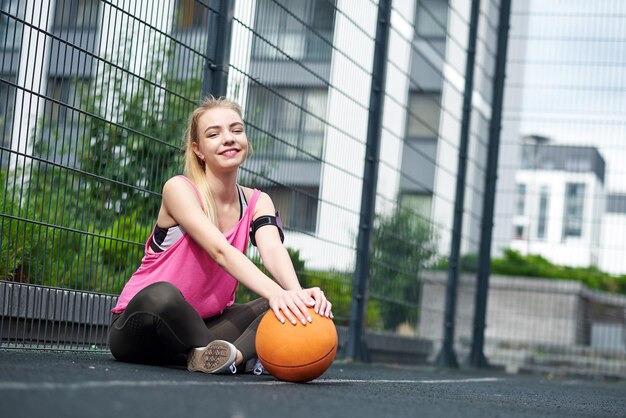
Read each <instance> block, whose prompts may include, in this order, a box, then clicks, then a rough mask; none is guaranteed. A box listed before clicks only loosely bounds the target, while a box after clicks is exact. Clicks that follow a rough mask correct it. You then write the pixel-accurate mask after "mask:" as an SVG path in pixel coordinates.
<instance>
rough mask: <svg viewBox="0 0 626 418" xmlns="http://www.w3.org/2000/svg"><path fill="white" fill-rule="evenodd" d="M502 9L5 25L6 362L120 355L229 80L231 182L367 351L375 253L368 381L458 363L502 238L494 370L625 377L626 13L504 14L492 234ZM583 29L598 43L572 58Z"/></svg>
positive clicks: (1, 33)
mask: <svg viewBox="0 0 626 418" xmlns="http://www.w3.org/2000/svg"><path fill="white" fill-rule="evenodd" d="M502 3H504V2H501V1H495V0H494V1H482V2H478V1H473V2H463V1H454V0H452V1H444V0H416V1H414V2H408V1H407V2H403V1H392V2H386V1H381V2H377V1H374V0H372V1H370V0H367V1H359V2H351V1H340V0H337V1H335V0H315V1H308V2H303V1H297V0H256V1H236V2H230V1H217V0H211V1H209V0H176V1H174V0H171V1H169V0H158V1H154V2H142V1H139V0H132V1H131V0H127V1H116V0H100V1H98V0H56V1H44V0H41V1H37V2H20V1H16V0H3V1H0V5H1V9H0V54H1V55H0V56H1V57H2V58H1V59H2V62H1V64H0V71H1V73H0V89H1V94H0V132H1V144H0V145H1V149H0V170H1V171H0V180H1V182H2V187H3V188H2V198H1V200H0V239H2V243H1V253H0V287H1V289H0V306H1V307H2V314H1V318H2V323H1V325H0V327H1V334H2V346H3V347H17V346H29V347H55V348H64V349H88V348H96V349H106V332H107V326H108V320H109V311H110V309H111V307H112V306H113V304H114V303H115V299H116V295H117V294H118V293H119V292H120V291H121V289H122V287H123V286H124V284H125V282H126V281H127V280H128V278H129V277H130V275H131V274H132V273H133V272H134V271H135V270H136V268H137V267H138V265H139V263H140V260H141V257H142V255H143V248H144V243H145V241H146V239H147V237H148V236H149V234H150V232H151V229H152V227H153V226H154V222H155V220H156V216H157V211H158V209H159V204H160V191H161V187H162V185H163V183H164V182H165V180H166V179H167V178H169V177H171V176H172V175H174V174H177V173H180V172H181V171H182V167H181V165H180V162H181V156H182V154H181V146H182V145H183V143H182V137H183V134H184V132H183V131H184V129H185V126H186V121H187V117H188V115H189V113H190V112H191V110H192V109H193V108H194V106H195V104H196V103H197V102H198V100H199V99H201V97H202V96H203V95H204V94H206V93H216V91H215V90H213V91H212V90H211V89H212V88H214V86H215V85H217V84H215V78H216V77H219V76H224V77H226V79H225V80H226V86H225V87H226V90H225V92H226V94H227V96H229V97H230V98H233V99H235V100H237V101H238V102H240V103H241V105H242V107H243V109H244V120H245V123H246V132H247V136H248V138H250V142H251V145H252V148H253V153H252V155H251V156H250V158H249V159H248V161H246V163H245V164H244V166H243V167H242V170H241V171H240V179H239V182H240V183H241V184H244V185H246V186H250V187H257V188H259V189H261V190H263V191H265V192H267V193H268V194H270V196H272V198H273V201H274V203H275V205H276V207H277V209H278V210H279V211H280V213H281V218H282V220H283V224H284V226H285V229H286V241H285V244H286V245H287V247H288V248H289V250H290V254H291V255H292V259H293V261H294V265H295V267H296V270H297V272H298V276H299V278H300V281H301V283H302V284H303V286H307V287H308V286H320V287H322V288H323V289H324V291H325V293H326V294H327V295H328V297H329V299H330V300H331V301H332V302H333V304H334V314H335V319H336V323H337V325H339V326H340V327H341V329H345V328H344V327H346V328H347V327H354V310H352V311H351V308H353V306H354V305H353V304H354V303H355V293H354V289H353V283H356V282H357V281H358V280H364V279H365V278H364V277H355V271H360V270H359V268H360V266H359V264H358V263H360V262H363V259H362V258H361V257H359V254H360V253H359V250H362V249H360V248H359V245H360V244H359V243H360V242H362V241H361V240H360V239H359V237H361V236H363V234H371V235H368V236H369V238H371V246H370V247H369V248H367V249H366V250H367V251H366V252H367V257H366V258H365V261H366V262H367V266H366V269H365V270H366V271H367V276H368V277H367V279H368V281H367V284H368V286H367V290H366V294H365V295H357V296H358V298H360V297H361V296H363V297H364V298H365V300H366V301H367V303H366V308H365V311H364V314H363V318H362V320H363V324H364V328H365V330H366V331H367V332H366V342H367V345H368V348H369V351H370V353H371V355H372V357H373V358H374V359H381V360H382V359H387V358H391V359H394V358H395V359H398V358H407V359H409V360H410V361H414V362H415V361H418V362H420V361H421V362H438V360H437V356H438V354H439V355H441V353H442V351H445V350H446V349H453V350H454V351H455V352H456V355H457V356H458V357H459V361H462V360H463V359H464V358H465V357H466V356H467V355H468V353H469V352H470V349H471V344H472V340H473V339H475V334H474V335H473V333H472V332H473V329H474V328H475V327H476V318H475V313H476V311H475V307H476V301H477V300H478V299H476V294H477V288H478V289H479V288H480V286H479V282H480V279H477V273H476V272H477V271H478V270H480V268H479V267H481V266H480V265H478V260H479V259H480V254H479V253H480V251H481V250H480V248H481V244H484V243H483V242H481V240H483V239H484V237H483V236H482V235H481V232H482V230H483V229H484V228H485V227H486V225H488V224H490V223H491V222H493V224H494V232H493V243H492V248H493V250H492V256H493V259H492V263H491V265H490V266H487V267H488V268H489V267H490V268H491V270H492V272H493V276H492V278H491V281H490V283H489V285H490V286H489V293H488V296H489V298H488V305H487V306H486V308H487V309H486V328H484V329H483V331H484V333H485V346H484V350H485V354H486V356H487V358H488V359H489V362H490V363H493V364H499V365H505V366H506V367H508V368H509V369H511V370H519V369H520V368H524V367H537V368H541V367H548V366H550V367H561V366H563V365H568V366H570V367H573V368H576V367H578V365H580V364H582V363H583V362H586V364H587V365H586V366H584V367H582V368H581V367H578V368H577V370H581V369H584V370H586V371H596V372H598V371H602V372H603V373H604V372H606V373H613V374H620V373H622V374H623V373H624V369H623V367H624V366H623V363H624V351H625V344H626V343H625V341H624V338H625V337H624V329H625V328H624V302H623V300H622V299H623V296H621V295H620V292H621V294H623V293H624V284H623V283H624V281H623V278H622V279H620V278H619V277H621V276H619V274H622V270H623V268H622V266H621V265H620V264H619V263H620V262H621V258H622V257H620V256H619V252H620V250H621V244H620V242H621V241H620V240H619V239H618V237H619V230H620V228H621V225H622V223H621V218H620V216H621V215H620V214H621V213H622V212H623V210H622V209H624V207H626V205H624V204H623V202H622V200H624V199H622V197H623V196H622V194H623V193H622V191H621V189H620V187H621V186H620V184H622V182H621V178H620V174H619V169H617V168H615V167H617V166H618V164H619V161H621V160H620V156H619V155H620V146H619V140H618V138H619V134H620V132H621V131H620V129H622V127H623V123H621V122H620V120H619V116H618V115H619V106H620V104H621V96H620V95H619V91H620V90H619V89H620V88H621V87H620V86H621V84H620V82H621V81H623V80H622V79H621V78H620V77H619V75H618V72H619V71H618V70H619V69H620V68H621V67H620V66H623V62H621V61H620V60H621V58H622V55H623V54H622V55H620V53H619V47H620V45H621V43H620V42H621V41H623V39H622V38H623V36H621V35H620V33H621V32H620V29H619V28H620V27H621V26H620V25H619V24H618V23H616V22H620V18H621V19H622V20H623V15H624V11H623V10H620V9H619V7H618V6H616V5H615V4H613V3H612V2H609V1H606V2H601V3H602V4H595V3H594V5H591V4H589V5H586V4H587V3H584V2H573V3H572V5H570V6H568V7H569V8H571V10H570V9H567V10H570V11H569V12H564V11H562V10H561V9H560V6H547V5H537V4H535V3H536V2H527V1H524V0H516V1H513V12H512V14H511V16H510V17H511V34H510V46H509V57H508V65H507V71H506V72H507V84H506V90H505V91H506V95H505V99H506V100H505V103H504V107H503V110H504V117H503V120H502V134H501V147H500V150H501V151H500V161H499V171H498V183H497V184H498V188H497V199H496V207H495V215H494V216H493V219H483V218H484V216H485V206H486V205H489V203H488V200H485V195H488V194H489V188H488V184H489V181H490V180H494V181H495V179H490V178H489V168H488V164H489V150H490V147H493V141H494V134H493V132H496V133H498V132H499V130H500V126H499V120H497V118H496V119H495V120H494V117H493V115H494V112H496V110H502V108H500V107H498V106H499V104H498V102H497V100H494V97H496V96H497V93H498V85H497V83H496V81H497V80H496V77H497V74H496V67H497V66H496V64H497V62H498V59H499V58H500V59H503V58H502V57H499V56H498V53H499V52H498V51H499V49H498V41H499V36H502V27H501V22H500V15H499V12H500V7H501V4H502ZM583 3H584V4H583ZM559 4H560V3H559ZM385 5H387V6H385ZM225 6H226V8H225ZM229 7H230V9H229ZM381 7H390V10H388V11H389V20H388V22H386V24H387V29H388V36H387V38H386V39H388V41H386V42H387V45H386V47H387V48H386V51H387V52H386V55H385V56H383V57H382V59H383V60H384V68H385V71H384V72H380V71H379V70H377V69H376V68H377V67H376V65H375V63H376V59H377V56H376V51H377V50H379V49H377V48H378V47H380V43H381V42H382V38H381V37H380V34H379V32H378V30H377V28H379V27H380V22H379V21H378V20H377V19H378V12H379V8H381ZM586 7H589V9H587V8H586ZM603 8H604V9H603ZM563 10H565V9H563ZM594 11H595V12H594ZM583 16H584V17H585V18H588V19H589V20H586V22H587V21H589V22H592V23H593V25H592V27H591V28H590V29H588V31H587V32H584V33H579V32H577V31H575V30H574V29H572V28H573V27H575V26H576V22H581V21H582V19H583ZM225 22H226V23H227V24H228V25H229V26H228V27H229V28H230V31H229V32H225V30H224V29H225V27H224V24H225ZM556 22H560V23H559V24H558V25H557V24H556ZM600 22H607V23H606V25H604V26H603V25H602V23H600ZM548 28H549V29H548ZM559 30H561V31H560V32H559ZM603 30H604V32H603ZM226 33H229V34H230V36H225V34H226ZM622 35H623V33H622ZM592 44H593V45H594V46H595V45H598V48H595V47H592V46H591V45H592ZM573 45H576V46H573ZM580 45H583V47H579V46H580ZM566 46H567V48H566ZM600 47H602V48H600ZM572 51H578V52H579V53H580V55H579V56H575V55H573V52H572ZM603 51H604V52H603ZM587 53H588V54H587ZM615 57H617V58H615ZM622 61H623V60H622ZM223 63H227V64H228V65H227V66H226V68H222V67H221V65H222V64H223ZM572 68H573V69H575V70H574V71H573V70H572ZM592 73H594V74H596V75H594V76H593V77H591V76H590V74H592ZM598 73H599V74H601V75H602V77H598V76H597V74H598ZM622 78H623V77H622ZM380 80H382V82H383V85H384V88H383V89H382V92H381V93H382V94H381V105H380V107H377V108H372V107H371V106H372V96H373V95H374V94H375V93H377V92H378V91H377V90H375V89H373V88H372V86H375V85H376V81H380ZM591 80H596V81H593V82H592V81H591ZM598 80H604V82H601V81H598ZM622 84H623V83H622ZM616 86H617V87H616ZM611 89H613V90H615V89H617V90H616V92H615V91H611V92H610V93H607V95H603V93H604V92H606V91H607V90H611ZM217 93H219V94H223V92H222V91H218V92H217ZM494 103H495V104H494ZM494 106H496V107H494ZM378 117H379V119H378V120H379V121H380V126H379V128H380V129H379V130H378V131H377V129H376V127H375V126H372V121H373V120H376V118H378ZM599 137H602V141H603V142H602V145H601V146H600V145H599V141H600V140H599V139H598V138H599ZM605 138H606V140H605ZM495 139H498V135H495ZM548 139H549V140H548ZM373 140H374V141H377V144H378V146H379V151H378V153H377V155H376V157H375V158H374V162H376V164H375V166H376V170H375V175H374V176H371V175H369V174H368V167H369V165H368V164H370V163H371V159H370V157H368V155H369V154H368V153H369V151H370V150H371V148H369V147H370V146H371V143H372V141H373ZM492 149H493V148H492ZM372 182H374V183H372ZM372 185H373V187H371V189H372V190H374V196H375V199H374V200H375V209H374V210H373V211H372V213H371V214H370V213H367V209H364V207H365V206H364V204H363V199H362V198H363V196H364V193H365V190H367V189H368V187H369V186H372ZM485 202H487V203H485ZM364 214H365V216H363V215H364ZM370 215H371V216H370ZM368 216H369V217H370V218H369V219H370V220H371V225H370V224H368V223H367V222H365V223H363V219H365V220H367V219H368ZM555 231H556V232H555ZM249 255H250V257H252V258H253V259H254V260H255V261H257V262H259V263H260V260H259V256H258V254H257V253H256V252H255V250H254V249H250V250H249ZM538 256H541V257H538ZM533 257H534V258H533ZM550 263H553V264H550ZM562 266H569V267H562ZM575 266H580V267H581V268H584V269H583V270H575ZM482 267H483V268H484V267H485V265H484V263H483V266H482ZM574 270H575V271H574ZM604 271H607V272H609V273H610V274H609V275H602V274H601V273H603V272H604ZM577 275H578V276H577ZM510 276H517V277H516V278H512V277H510ZM609 276H610V277H609ZM540 278H541V279H540ZM555 278H559V279H570V280H565V281H564V280H558V281H557V280H554V279H555ZM620 280H621V281H620ZM457 281H458V284H457ZM478 292H480V289H479V290H478ZM251 297H254V295H252V294H251V293H250V292H249V291H247V290H246V289H240V290H239V291H238V298H239V300H241V301H243V300H246V299H247V298H251ZM451 297H453V298H454V300H452V301H451ZM449 302H452V306H453V307H454V308H455V309H454V310H453V311H452V312H451V311H450V309H449ZM480 303H481V302H479V304H480ZM450 314H453V316H452V317H449V315H450ZM447 333H448V334H447ZM446 335H449V336H451V337H453V340H452V341H447V340H446V338H447V336H446ZM342 336H343V334H342ZM448 342H450V343H452V347H446V344H447V343H448ZM399 347H403V348H401V349H400V348H399ZM394 350H395V351H394ZM398 350H400V351H402V353H400V354H398ZM403 350H404V351H403ZM389 353H392V354H389ZM394 353H395V354H394ZM385 356H389V357H385ZM402 356H406V357H402ZM574 360H576V361H578V363H577V364H574V363H575V361H574ZM589 364H591V365H589Z"/></svg>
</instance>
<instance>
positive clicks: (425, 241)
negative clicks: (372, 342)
mask: <svg viewBox="0 0 626 418" xmlns="http://www.w3.org/2000/svg"><path fill="white" fill-rule="evenodd" d="M435 256H436V245H435V237H434V234H433V231H432V227H431V225H430V224H429V223H428V222H427V221H425V220H423V219H422V218H420V217H419V216H418V215H416V214H415V213H413V212H411V211H409V210H406V209H403V208H398V209H397V210H396V211H395V212H394V213H392V214H391V215H389V216H382V217H379V218H378V219H377V221H376V223H375V228H374V231H373V238H372V261H371V263H370V282H369V292H370V297H371V298H373V299H374V300H375V301H376V302H377V304H378V308H379V310H380V314H381V316H382V320H383V325H384V328H385V329H388V330H395V329H396V328H397V326H398V325H400V324H402V323H404V322H408V323H409V324H411V325H415V324H416V323H417V321H418V302H419V297H420V294H419V292H420V281H419V272H420V270H421V269H422V268H424V267H425V266H427V265H428V264H430V263H432V261H433V259H434V257H435ZM371 300H372V299H370V301H371Z"/></svg>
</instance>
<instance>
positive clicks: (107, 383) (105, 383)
mask: <svg viewBox="0 0 626 418" xmlns="http://www.w3.org/2000/svg"><path fill="white" fill-rule="evenodd" d="M500 380H502V379H500V378H497V377H483V378H475V379H458V380H455V379H443V380H394V379H373V380H360V379H318V380H314V381H313V382H311V383H309V384H324V383H334V384H337V383H340V384H341V383H350V384H353V383H366V384H380V383H398V384H448V383H489V382H498V381H500ZM289 384H292V383H289V382H281V381H279V380H271V381H262V382H240V381H235V382H224V381H211V380H207V381H197V380H192V381H185V382H180V381H177V380H92V381H85V382H76V383H55V382H36V383H33V382H0V390H82V389H105V388H117V387H158V386H241V385H245V386H275V385H289Z"/></svg>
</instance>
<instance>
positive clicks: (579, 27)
mask: <svg viewBox="0 0 626 418" xmlns="http://www.w3.org/2000/svg"><path fill="white" fill-rule="evenodd" d="M513 13H514V16H513V19H512V22H521V21H523V20H524V19H527V25H528V26H527V29H526V31H524V30H523V29H524V28H523V27H522V25H517V26H516V25H514V24H512V27H511V41H510V44H509V51H510V54H509V59H510V66H511V65H512V66H513V67H515V66H518V67H521V68H519V70H522V71H521V73H523V78H522V79H521V82H520V81H517V84H514V85H509V86H508V88H509V89H519V90H518V91H519V93H520V94H521V97H522V100H521V101H520V102H519V108H517V109H509V111H508V112H507V113H508V117H510V118H519V122H520V133H521V135H525V134H540V135H544V136H548V137H550V138H551V139H552V140H553V141H554V143H562V144H568V145H585V146H595V147H597V148H598V149H599V151H600V154H601V155H602V156H603V157H604V159H605V161H606V169H607V175H606V182H605V187H606V190H607V191H608V192H612V193H615V192H619V193H626V167H625V166H626V164H625V163H626V1H623V0H594V1H588V0H513ZM514 19H517V20H514ZM524 32H525V33H524Z"/></svg>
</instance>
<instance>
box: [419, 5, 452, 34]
mask: <svg viewBox="0 0 626 418" xmlns="http://www.w3.org/2000/svg"><path fill="white" fill-rule="evenodd" d="M416 13H417V15H416V19H415V23H416V24H415V27H416V32H415V33H416V36H418V37H421V38H445V36H446V27H447V25H448V1H447V0H419V1H418V2H417V7H416Z"/></svg>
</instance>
